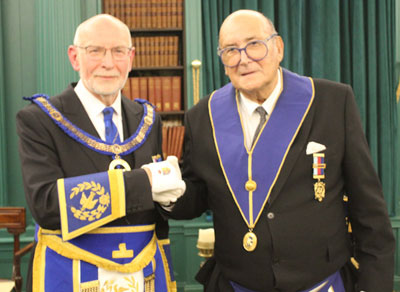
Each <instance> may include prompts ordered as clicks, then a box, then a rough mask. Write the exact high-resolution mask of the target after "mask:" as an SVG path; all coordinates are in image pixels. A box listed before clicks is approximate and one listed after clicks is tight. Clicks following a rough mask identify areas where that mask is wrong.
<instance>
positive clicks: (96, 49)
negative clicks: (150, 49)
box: [75, 46, 132, 61]
mask: <svg viewBox="0 0 400 292" xmlns="http://www.w3.org/2000/svg"><path fill="white" fill-rule="evenodd" d="M75 47H77V48H80V49H83V50H85V51H86V54H87V55H88V56H89V58H91V59H92V60H101V59H103V58H104V56H105V55H106V52H107V50H110V51H111V55H112V57H113V58H114V60H117V61H121V60H124V59H126V57H128V55H129V52H130V51H131V50H132V48H128V47H122V46H120V47H114V48H111V49H106V48H105V47H100V46H87V47H81V46H75Z"/></svg>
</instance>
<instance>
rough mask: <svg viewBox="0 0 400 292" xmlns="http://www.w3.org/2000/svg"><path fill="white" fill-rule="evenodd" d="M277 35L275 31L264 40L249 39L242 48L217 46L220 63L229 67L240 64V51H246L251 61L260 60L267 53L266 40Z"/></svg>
mask: <svg viewBox="0 0 400 292" xmlns="http://www.w3.org/2000/svg"><path fill="white" fill-rule="evenodd" d="M277 35H278V34H277V33H274V34H272V35H270V36H269V37H267V38H266V39H264V40H255V41H251V42H249V43H247V44H246V45H245V46H244V47H243V48H236V47H227V48H224V49H221V48H218V51H217V54H218V56H220V58H221V62H222V64H224V66H226V67H229V68H232V67H236V66H238V65H239V64H240V61H241V59H242V51H244V52H245V53H246V55H247V57H248V58H249V59H251V60H253V61H261V60H262V59H264V58H265V57H266V56H267V55H268V45H267V42H268V41H269V40H270V39H272V38H274V37H276V36H277Z"/></svg>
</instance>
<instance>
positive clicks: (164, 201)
mask: <svg viewBox="0 0 400 292" xmlns="http://www.w3.org/2000/svg"><path fill="white" fill-rule="evenodd" d="M142 168H147V169H148V170H149V171H150V172H151V177H152V178H151V180H152V186H151V191H152V193H153V200H154V201H155V202H158V203H160V204H161V205H164V206H165V205H170V204H171V203H175V202H176V200H177V199H178V198H179V197H180V196H182V195H183V193H184V192H185V190H186V184H185V182H184V181H183V180H182V174H181V170H180V168H179V164H178V158H177V157H176V156H168V157H167V159H166V160H164V161H161V162H153V163H149V164H145V165H143V166H142Z"/></svg>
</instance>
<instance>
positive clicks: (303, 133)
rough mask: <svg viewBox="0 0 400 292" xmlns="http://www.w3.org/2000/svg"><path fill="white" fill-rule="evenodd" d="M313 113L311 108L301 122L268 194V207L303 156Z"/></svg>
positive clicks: (313, 109) (313, 107)
mask: <svg viewBox="0 0 400 292" xmlns="http://www.w3.org/2000/svg"><path fill="white" fill-rule="evenodd" d="M314 113H315V106H311V108H310V110H309V112H308V114H307V117H306V119H305V120H304V122H303V125H302V127H301V130H300V132H299V134H298V136H297V137H296V140H295V142H294V143H293V145H292V147H291V149H290V151H289V152H288V155H287V157H286V159H285V163H284V165H283V167H282V170H281V173H280V174H279V177H278V180H277V181H276V183H275V186H274V188H273V189H272V192H271V194H270V197H269V200H268V205H271V204H272V203H273V201H274V200H275V198H276V197H277V196H278V195H279V193H280V191H281V189H282V187H283V186H284V185H285V183H286V180H287V178H288V177H289V175H290V173H291V171H292V169H293V166H294V165H295V164H296V161H297V159H298V158H299V156H300V155H305V148H306V144H307V142H308V141H309V135H310V131H311V127H312V124H313V119H314Z"/></svg>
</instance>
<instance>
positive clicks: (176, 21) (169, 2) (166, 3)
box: [103, 0, 183, 29]
mask: <svg viewBox="0 0 400 292" xmlns="http://www.w3.org/2000/svg"><path fill="white" fill-rule="evenodd" d="M103 4H104V6H103V8H104V10H103V11H104V12H105V13H108V14H111V15H114V16H115V17H117V18H119V19H120V20H121V21H123V22H124V23H126V25H127V26H128V27H129V28H130V29H138V28H139V29H141V28H147V29H149V28H182V26H183V0H104V1H103Z"/></svg>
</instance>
